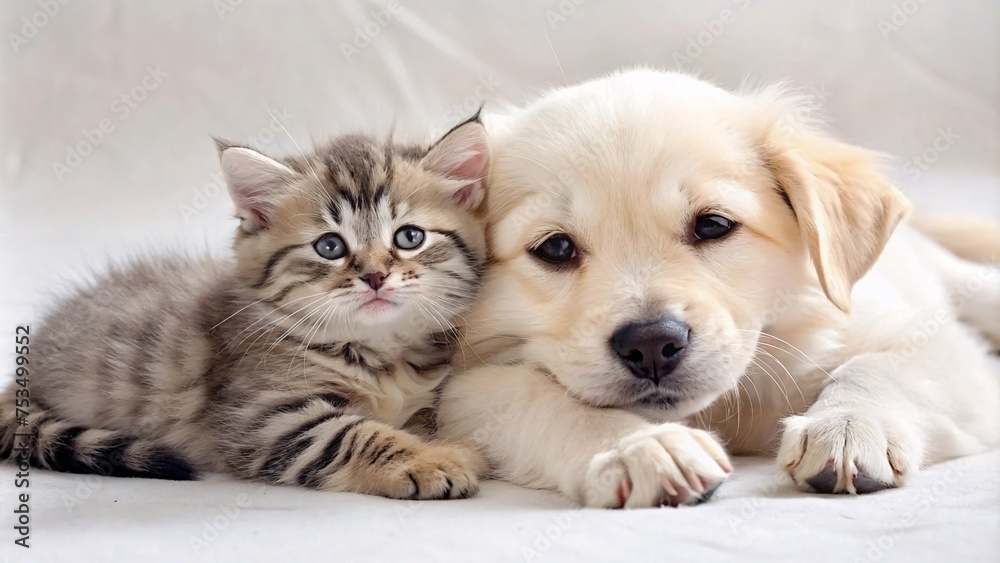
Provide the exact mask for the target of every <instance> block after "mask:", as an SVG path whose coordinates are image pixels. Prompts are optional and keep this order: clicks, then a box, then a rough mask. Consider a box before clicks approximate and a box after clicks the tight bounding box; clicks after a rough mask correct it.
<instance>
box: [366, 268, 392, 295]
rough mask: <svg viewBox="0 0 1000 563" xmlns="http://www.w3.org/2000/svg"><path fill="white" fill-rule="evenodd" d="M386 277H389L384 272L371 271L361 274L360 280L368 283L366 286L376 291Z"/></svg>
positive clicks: (383, 283)
mask: <svg viewBox="0 0 1000 563" xmlns="http://www.w3.org/2000/svg"><path fill="white" fill-rule="evenodd" d="M387 277H389V274H385V273H382V272H372V273H370V274H365V275H363V276H361V281H363V282H365V283H366V284H368V287H370V288H372V289H374V290H376V291H377V290H378V288H380V287H382V286H383V285H385V278H387Z"/></svg>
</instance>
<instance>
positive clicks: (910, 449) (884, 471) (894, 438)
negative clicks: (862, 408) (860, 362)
mask: <svg viewBox="0 0 1000 563" xmlns="http://www.w3.org/2000/svg"><path fill="white" fill-rule="evenodd" d="M783 422H784V427H785V430H784V435H783V436H782V439H781V447H780V449H779V450H778V465H779V466H780V467H781V468H782V469H784V470H785V472H786V473H788V474H789V475H790V476H791V477H792V480H793V481H795V484H796V486H798V487H799V489H801V490H803V491H805V492H809V493H850V494H865V493H872V492H875V491H880V490H882V489H886V488H891V487H898V486H900V485H902V484H903V483H904V481H905V480H906V479H907V477H909V476H910V475H912V474H914V473H916V472H917V470H918V469H919V468H920V460H921V458H922V455H923V454H922V449H921V446H920V442H919V440H918V439H917V438H916V437H915V436H914V435H913V431H912V430H908V429H907V428H906V426H905V424H899V423H895V422H894V421H892V420H891V419H888V420H886V419H881V417H875V416H869V415H865V414H862V413H854V412H845V411H834V412H826V413H818V414H812V415H805V416H790V417H788V418H786V419H785V420H784V421H783Z"/></svg>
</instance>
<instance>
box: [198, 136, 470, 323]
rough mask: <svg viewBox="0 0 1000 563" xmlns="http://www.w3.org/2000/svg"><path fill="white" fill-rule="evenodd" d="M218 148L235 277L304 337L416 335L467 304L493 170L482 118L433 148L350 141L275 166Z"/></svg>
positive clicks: (239, 149)
mask: <svg viewBox="0 0 1000 563" xmlns="http://www.w3.org/2000/svg"><path fill="white" fill-rule="evenodd" d="M218 144H219V152H220V158H221V161H222V169H223V172H224V174H225V177H226V182H227V184H228V186H229V192H230V195H231V196H232V199H233V202H234V203H235V205H236V214H237V217H238V218H239V219H240V227H239V230H238V231H237V236H236V240H235V243H234V250H235V254H236V261H237V271H238V276H239V279H240V281H241V283H242V284H243V285H244V286H245V288H246V289H247V290H249V292H250V294H251V295H250V296H251V297H253V298H254V299H259V300H262V301H263V302H266V303H269V304H271V305H273V306H275V307H277V308H278V312H279V313H280V314H281V315H291V316H292V317H291V320H292V321H295V320H298V319H304V320H303V322H302V324H301V327H302V328H303V329H304V330H302V332H303V333H306V332H308V331H309V330H312V329H315V330H314V332H315V334H317V335H318V336H317V338H329V339H333V338H343V339H350V340H370V339H372V338H392V337H395V336H406V335H411V336H414V337H416V336H418V335H425V334H427V333H430V332H437V331H441V330H444V329H447V328H450V326H451V323H452V320H453V318H454V317H455V315H458V314H461V312H462V311H464V310H465V309H466V307H467V306H468V305H469V304H470V302H471V300H472V299H473V297H474V296H475V293H476V290H477V288H478V286H479V281H480V276H481V274H482V269H483V265H484V262H485V259H486V243H485V237H484V229H483V225H482V223H481V221H480V217H479V214H480V211H481V207H482V202H483V199H484V196H485V194H484V190H485V185H484V181H483V176H484V174H485V171H486V166H487V164H488V161H489V148H488V144H487V138H486V132H485V130H484V129H483V126H482V124H481V123H480V121H479V119H478V117H476V118H473V119H471V120H469V121H467V122H465V123H462V124H460V125H458V126H456V127H455V128H454V129H452V130H451V131H449V132H448V133H447V134H446V135H445V136H444V137H443V138H441V139H440V140H439V141H437V142H436V143H435V144H433V145H432V146H431V147H430V148H429V149H428V148H417V147H400V146H396V145H393V144H392V143H391V142H379V141H376V140H374V139H372V138H369V137H365V136H361V135H350V136H344V137H340V138H337V139H334V140H333V141H331V142H330V143H328V144H325V145H320V146H318V147H317V148H316V150H315V151H314V152H313V153H311V154H307V155H303V156H302V157H297V158H287V159H282V160H278V159H274V158H271V157H268V156H265V155H264V154H261V153H260V152H258V151H256V150H254V149H251V148H248V147H245V146H240V145H234V144H230V143H227V142H224V141H219V142H218ZM275 318H280V317H279V316H277V315H275Z"/></svg>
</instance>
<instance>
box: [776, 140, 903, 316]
mask: <svg viewBox="0 0 1000 563" xmlns="http://www.w3.org/2000/svg"><path fill="white" fill-rule="evenodd" d="M786 125H787V124H786ZM782 129H783V130H782ZM764 154H765V160H766V162H767V163H768V166H769V167H770V169H771V171H772V173H773V174H774V177H775V179H776V180H777V183H778V187H779V188H780V189H781V190H783V192H784V195H786V196H787V200H788V202H789V203H790V204H791V207H792V210H793V211H794V212H795V216H796V219H797V221H798V223H799V230H800V232H801V234H802V238H803V239H804V240H805V242H806V244H807V245H808V248H809V255H810V257H811V258H812V261H813V265H814V266H815V268H816V274H817V275H818V276H819V281H820V283H821V284H822V286H823V291H824V292H825V293H826V296H827V297H828V298H829V299H830V301H831V302H833V304H834V305H836V306H837V307H838V308H840V309H841V310H843V311H845V312H846V311H848V310H849V308H850V305H851V289H852V287H853V286H854V284H855V282H857V281H858V280H859V279H861V277H862V276H864V275H865V274H866V273H867V272H868V270H870V269H871V267H872V266H873V265H874V264H875V261H876V260H877V259H878V257H879V255H880V254H881V253H882V249H883V248H884V247H885V245H886V243H887V242H888V241H889V237H890V236H891V235H892V233H893V231H894V230H895V229H896V226H897V225H899V222H900V221H901V220H902V219H903V217H905V216H906V214H907V213H908V212H909V210H910V203H909V201H907V199H906V198H905V197H904V196H903V194H902V193H901V192H900V191H899V190H897V189H896V188H895V187H894V186H893V185H892V184H891V183H890V182H889V180H888V179H887V178H886V177H885V176H884V175H883V174H882V173H880V172H879V170H878V162H877V160H878V158H877V157H878V155H877V154H876V153H873V152H871V151H868V150H865V149H862V148H859V147H854V146H851V145H847V144H845V143H841V142H839V141H836V140H834V139H831V138H829V137H825V136H823V135H822V134H819V133H815V132H812V131H809V130H807V129H806V128H804V127H802V128H797V129H796V130H794V131H790V130H789V129H788V128H787V127H782V126H778V127H775V128H774V130H772V132H771V135H770V137H769V139H768V140H767V141H766V146H765V151H764Z"/></svg>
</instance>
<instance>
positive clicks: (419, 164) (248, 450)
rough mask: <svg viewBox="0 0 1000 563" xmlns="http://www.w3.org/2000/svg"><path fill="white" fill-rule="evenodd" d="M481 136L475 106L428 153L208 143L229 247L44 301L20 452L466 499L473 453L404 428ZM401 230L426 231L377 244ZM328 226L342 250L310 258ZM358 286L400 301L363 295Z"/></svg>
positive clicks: (448, 291) (438, 320) (116, 469)
mask: <svg viewBox="0 0 1000 563" xmlns="http://www.w3.org/2000/svg"><path fill="white" fill-rule="evenodd" d="M485 139H486V138H485V132H484V131H483V128H482V125H481V124H480V123H479V121H478V119H477V118H474V119H472V120H470V121H468V122H466V123H464V124H461V125H459V126H457V127H456V128H455V129H453V130H452V131H451V132H449V134H448V135H446V136H445V137H444V138H443V139H442V140H441V141H439V142H438V143H436V144H435V145H434V146H432V147H431V148H430V149H426V148H424V149H420V148H416V147H409V148H403V147H396V146H394V145H392V144H391V143H379V142H376V141H374V140H372V139H370V138H367V137H363V136H347V137H342V138H340V139H337V140H335V141H333V142H332V143H330V144H328V145H326V146H323V147H320V148H319V149H318V150H316V151H315V152H314V153H312V154H310V155H304V156H303V157H300V158H291V159H286V160H285V161H281V162H279V161H275V160H271V159H269V158H267V157H264V156H262V155H260V154H259V153H256V152H254V151H252V150H250V149H248V148H246V147H239V146H234V145H230V144H227V143H221V142H220V147H219V148H220V153H221V157H222V163H223V168H224V170H225V172H226V175H227V180H228V182H229V185H230V191H231V194H232V195H233V199H234V201H235V202H236V206H237V211H238V214H239V217H240V219H241V227H240V229H239V230H238V232H237V235H236V240H235V242H234V250H235V259H234V260H232V261H218V260H192V259H186V258H180V257H172V258H164V259H157V260H146V261H142V262H138V263H134V264H131V265H128V266H125V267H122V268H118V269H115V270H113V271H111V272H110V273H108V274H107V275H105V276H103V278H102V279H100V280H99V281H98V282H97V283H96V284H95V285H94V286H93V287H92V288H90V289H86V290H83V291H80V292H78V293H77V294H76V295H74V296H73V297H71V298H69V299H68V300H66V301H65V302H63V303H61V304H59V305H58V306H57V307H56V308H55V309H54V310H53V311H52V312H51V314H50V315H48V317H47V319H46V320H45V322H44V323H43V324H42V325H41V326H39V327H38V328H37V329H35V330H34V331H33V334H32V335H31V364H30V365H31V368H32V370H31V373H32V378H31V382H32V387H31V400H32V405H33V407H32V412H31V420H30V422H31V425H30V428H31V432H32V433H33V434H32V438H31V439H30V443H28V444H27V446H28V454H27V455H28V457H29V459H30V463H31V464H33V465H35V466H38V467H42V468H47V469H53V470H58V471H69V472H78V473H102V474H108V475H123V476H145V477H160V478H167V479H190V478H195V477H196V474H197V472H199V471H223V472H227V473H230V474H233V475H237V476H239V477H241V478H245V479H255V480H262V481H266V482H269V483H280V484H297V485H303V486H306V487H313V488H318V489H327V490H338V491H355V492H361V493H369V494H376V495H384V496H389V497H397V498H457V497H463V496H467V495H470V494H472V493H474V492H475V490H476V488H477V482H476V478H477V475H476V474H477V472H478V471H479V469H480V466H481V459H480V457H479V455H478V454H477V453H476V452H475V451H474V450H472V449H470V448H467V447H465V446H462V445H457V444H443V443H435V442H432V441H429V439H428V438H426V437H423V438H422V437H418V436H417V435H416V434H415V433H411V432H409V431H407V430H404V429H403V428H404V427H406V425H407V423H408V421H411V419H413V420H416V419H419V418H421V417H420V416H415V415H417V414H418V413H422V412H423V411H425V410H426V409H428V408H431V407H433V404H434V401H435V397H436V389H437V387H438V385H439V384H440V383H441V381H442V379H443V378H444V377H445V376H446V375H447V373H448V372H449V370H450V357H451V354H452V351H453V349H454V345H455V344H457V339H458V336H459V335H458V334H457V332H456V329H455V328H454V325H453V321H454V320H455V319H456V318H457V317H458V316H459V315H460V314H461V312H462V311H464V310H465V309H466V307H467V306H468V305H469V304H470V302H471V300H472V299H473V298H474V296H475V293H476V290H477V288H478V286H479V279H480V276H481V274H482V270H483V265H484V261H485V258H486V246H485V241H484V233H483V228H482V226H481V224H480V218H479V217H478V214H479V207H480V203H481V201H482V199H483V194H482V191H483V189H484V186H483V183H482V180H481V177H482V175H483V173H484V171H485V166H486V162H487V158H488V148H487V145H486V140H485ZM405 225H413V226H417V227H420V228H421V229H423V230H424V232H425V237H426V238H425V240H424V242H423V244H422V246H420V247H418V248H416V249H413V250H404V249H401V248H397V247H395V246H394V245H393V237H394V234H395V233H396V231H397V229H399V228H400V227H402V226H405ZM325 233H336V234H339V235H340V236H341V237H342V238H343V240H344V241H345V242H346V245H347V247H348V248H349V249H350V252H349V254H348V255H347V256H345V257H343V258H340V259H336V260H329V259H324V258H323V257H321V256H320V255H319V254H318V252H317V250H316V249H315V248H314V247H313V245H314V241H316V240H317V239H318V238H319V237H321V236H322V235H324V234H325ZM374 271H378V272H383V273H388V276H387V277H386V278H385V286H383V287H382V288H376V287H374V286H371V287H369V285H366V282H365V281H364V280H362V279H360V276H363V275H367V274H368V273H371V272H374ZM387 289H388V290H390V293H388V294H387V293H386V291H387ZM379 292H381V293H379ZM372 295H387V296H388V297H387V298H388V299H390V300H392V301H395V302H396V303H398V304H397V305H392V306H383V307H381V308H380V307H378V306H375V305H372V306H367V305H366V306H362V305H361V303H362V302H363V301H365V300H367V299H369V298H371V296H372ZM376 305H378V304H376ZM3 400H4V401H5V404H7V405H11V404H13V388H10V389H8V390H7V391H6V393H5V394H4V398H3ZM0 416H2V419H0V457H4V458H7V457H15V456H16V455H17V454H18V453H19V452H20V451H23V449H22V448H21V446H23V445H24V444H22V443H20V442H22V440H20V439H18V440H15V438H14V432H15V430H23V429H22V428H19V427H17V426H15V421H14V413H13V411H12V409H9V408H5V409H2V415H0Z"/></svg>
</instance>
